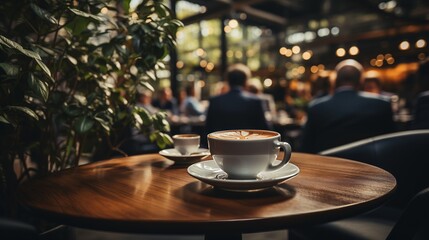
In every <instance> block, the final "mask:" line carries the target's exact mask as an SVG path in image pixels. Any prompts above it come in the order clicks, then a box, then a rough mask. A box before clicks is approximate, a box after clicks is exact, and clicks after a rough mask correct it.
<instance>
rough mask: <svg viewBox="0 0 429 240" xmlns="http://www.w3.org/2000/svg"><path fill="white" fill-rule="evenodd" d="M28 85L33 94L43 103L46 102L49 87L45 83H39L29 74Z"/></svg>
mask: <svg viewBox="0 0 429 240" xmlns="http://www.w3.org/2000/svg"><path fill="white" fill-rule="evenodd" d="M28 85H29V86H30V88H31V89H32V90H33V92H34V93H35V94H36V95H37V96H38V97H39V98H41V99H42V100H43V101H45V102H46V101H47V100H48V96H49V86H48V84H47V83H46V82H43V81H41V80H40V79H38V78H36V77H35V76H34V75H33V74H31V73H30V74H29V76H28Z"/></svg>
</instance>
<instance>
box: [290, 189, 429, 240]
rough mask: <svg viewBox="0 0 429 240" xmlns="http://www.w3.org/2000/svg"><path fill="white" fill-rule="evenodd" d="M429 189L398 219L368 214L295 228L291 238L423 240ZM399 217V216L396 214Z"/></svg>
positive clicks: (427, 222) (428, 220) (427, 233)
mask: <svg viewBox="0 0 429 240" xmlns="http://www.w3.org/2000/svg"><path fill="white" fill-rule="evenodd" d="M428 203H429V188H426V189H424V190H422V191H421V192H419V193H418V194H417V195H416V196H415V197H414V198H413V199H412V200H411V201H410V203H409V204H408V206H407V207H406V208H405V210H404V211H403V212H402V214H400V215H399V217H398V218H397V220H395V221H394V220H393V219H388V218H386V217H387V216H384V218H383V217H382V216H377V215H366V216H365V215H364V216H361V217H357V218H349V219H346V220H341V221H336V222H332V223H327V224H322V225H317V226H314V227H311V228H305V229H296V230H291V231H292V232H291V231H290V235H289V240H295V239H332V240H336V239H344V240H370V239H371V240H382V239H383V240H384V239H386V240H423V239H429V230H428V227H429V204H428ZM395 218H396V216H395Z"/></svg>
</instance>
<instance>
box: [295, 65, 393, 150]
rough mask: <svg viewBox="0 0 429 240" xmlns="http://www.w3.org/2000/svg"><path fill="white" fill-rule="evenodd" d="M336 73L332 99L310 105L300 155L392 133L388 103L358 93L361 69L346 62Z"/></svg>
mask: <svg viewBox="0 0 429 240" xmlns="http://www.w3.org/2000/svg"><path fill="white" fill-rule="evenodd" d="M335 69H336V71H337V78H336V83H335V93H334V95H332V96H326V97H323V98H320V99H316V100H314V101H313V102H311V103H310V106H309V109H308V115H307V123H306V125H305V127H304V131H303V138H302V145H301V151H303V152H310V153H317V152H319V151H322V150H326V149H328V148H332V147H336V146H340V145H343V144H347V143H351V142H354V141H357V140H361V139H364V138H368V137H373V136H376V135H380V134H385V133H389V132H392V131H394V124H393V113H392V108H391V105H390V102H389V101H388V99H387V98H383V97H382V96H378V95H374V94H369V93H363V92H358V91H357V89H358V88H359V84H360V79H361V76H362V70H363V68H362V65H360V64H359V63H358V62H356V61H355V60H352V59H348V60H344V61H342V62H340V63H339V64H338V65H337V67H336V68H335Z"/></svg>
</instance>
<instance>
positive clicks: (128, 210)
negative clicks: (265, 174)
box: [18, 153, 396, 234]
mask: <svg viewBox="0 0 429 240" xmlns="http://www.w3.org/2000/svg"><path fill="white" fill-rule="evenodd" d="M291 162H292V163H294V164H295V165H297V166H298V167H299V168H300V170H301V172H300V173H299V174H298V175H297V176H296V177H295V178H293V179H291V180H288V181H286V182H284V183H282V184H280V185H278V186H276V187H273V188H271V189H268V190H265V191H261V192H254V193H233V192H226V191H221V190H217V189H214V188H213V187H211V186H210V185H207V184H204V183H202V182H200V181H199V180H197V179H195V178H193V177H191V176H190V175H188V173H187V171H186V168H187V166H175V165H174V164H173V162H172V161H170V160H167V159H165V158H163V157H162V156H160V155H158V154H150V155H140V156H133V157H126V158H118V159H112V160H107V161H101V162H96V163H92V164H88V165H84V166H80V167H78V168H74V169H69V170H65V171H62V172H58V173H54V174H52V175H50V176H48V177H45V178H40V179H35V180H32V181H29V182H27V183H25V184H23V185H22V186H21V188H20V189H19V191H18V199H19V200H20V202H21V204H23V205H24V206H26V207H28V208H29V209H30V210H32V211H33V212H34V213H36V214H38V215H39V216H41V217H45V218H48V219H51V220H55V221H57V222H60V223H64V224H69V225H72V226H78V227H85V228H92V229H101V230H111V231H121V232H136V233H172V234H176V233H195V234H200V233H201V234H204V233H216V232H218V231H220V230H221V231H223V232H240V233H245V232H257V231H269V230H276V229H283V228H287V227H292V226H302V225H306V224H311V223H319V222H326V221H329V220H335V219H339V218H342V217H348V216H351V215H354V214H358V213H361V212H364V211H366V210H370V209H372V208H374V207H376V206H378V205H380V204H381V203H383V202H384V201H385V200H386V199H387V198H388V196H389V194H390V193H391V192H392V191H393V190H394V188H395V186H396V181H395V178H394V177H393V176H392V175H391V174H390V173H388V172H386V171H384V170H382V169H379V168H377V167H373V166H370V165H367V164H363V163H359V162H355V161H349V160H345V159H340V158H331V157H324V156H318V155H311V154H303V153H293V154H292V158H291Z"/></svg>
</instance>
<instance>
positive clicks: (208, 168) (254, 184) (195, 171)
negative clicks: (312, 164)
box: [188, 160, 299, 191]
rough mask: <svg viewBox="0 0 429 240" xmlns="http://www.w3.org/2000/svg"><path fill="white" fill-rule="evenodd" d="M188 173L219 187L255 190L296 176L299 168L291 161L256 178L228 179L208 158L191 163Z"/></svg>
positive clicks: (234, 189)
mask: <svg viewBox="0 0 429 240" xmlns="http://www.w3.org/2000/svg"><path fill="white" fill-rule="evenodd" d="M188 173H189V175H191V176H192V177H194V178H196V179H198V180H200V181H202V182H205V183H207V184H210V185H212V186H214V187H216V188H219V189H223V190H228V191H257V190H262V189H266V188H270V187H273V186H276V185H277V184H279V183H281V182H283V181H285V180H287V179H290V178H292V177H294V176H296V175H297V174H298V173H299V168H298V167H297V166H296V165H294V164H292V163H288V164H286V165H285V166H283V167H282V168H280V169H278V170H275V171H270V172H269V171H266V172H262V173H260V174H258V178H257V179H249V180H238V179H228V178H227V177H228V175H227V174H226V173H225V172H224V171H222V170H221V169H220V168H219V167H218V165H217V164H216V162H215V161H214V160H208V161H203V162H198V163H194V164H192V165H191V166H189V167H188Z"/></svg>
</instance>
